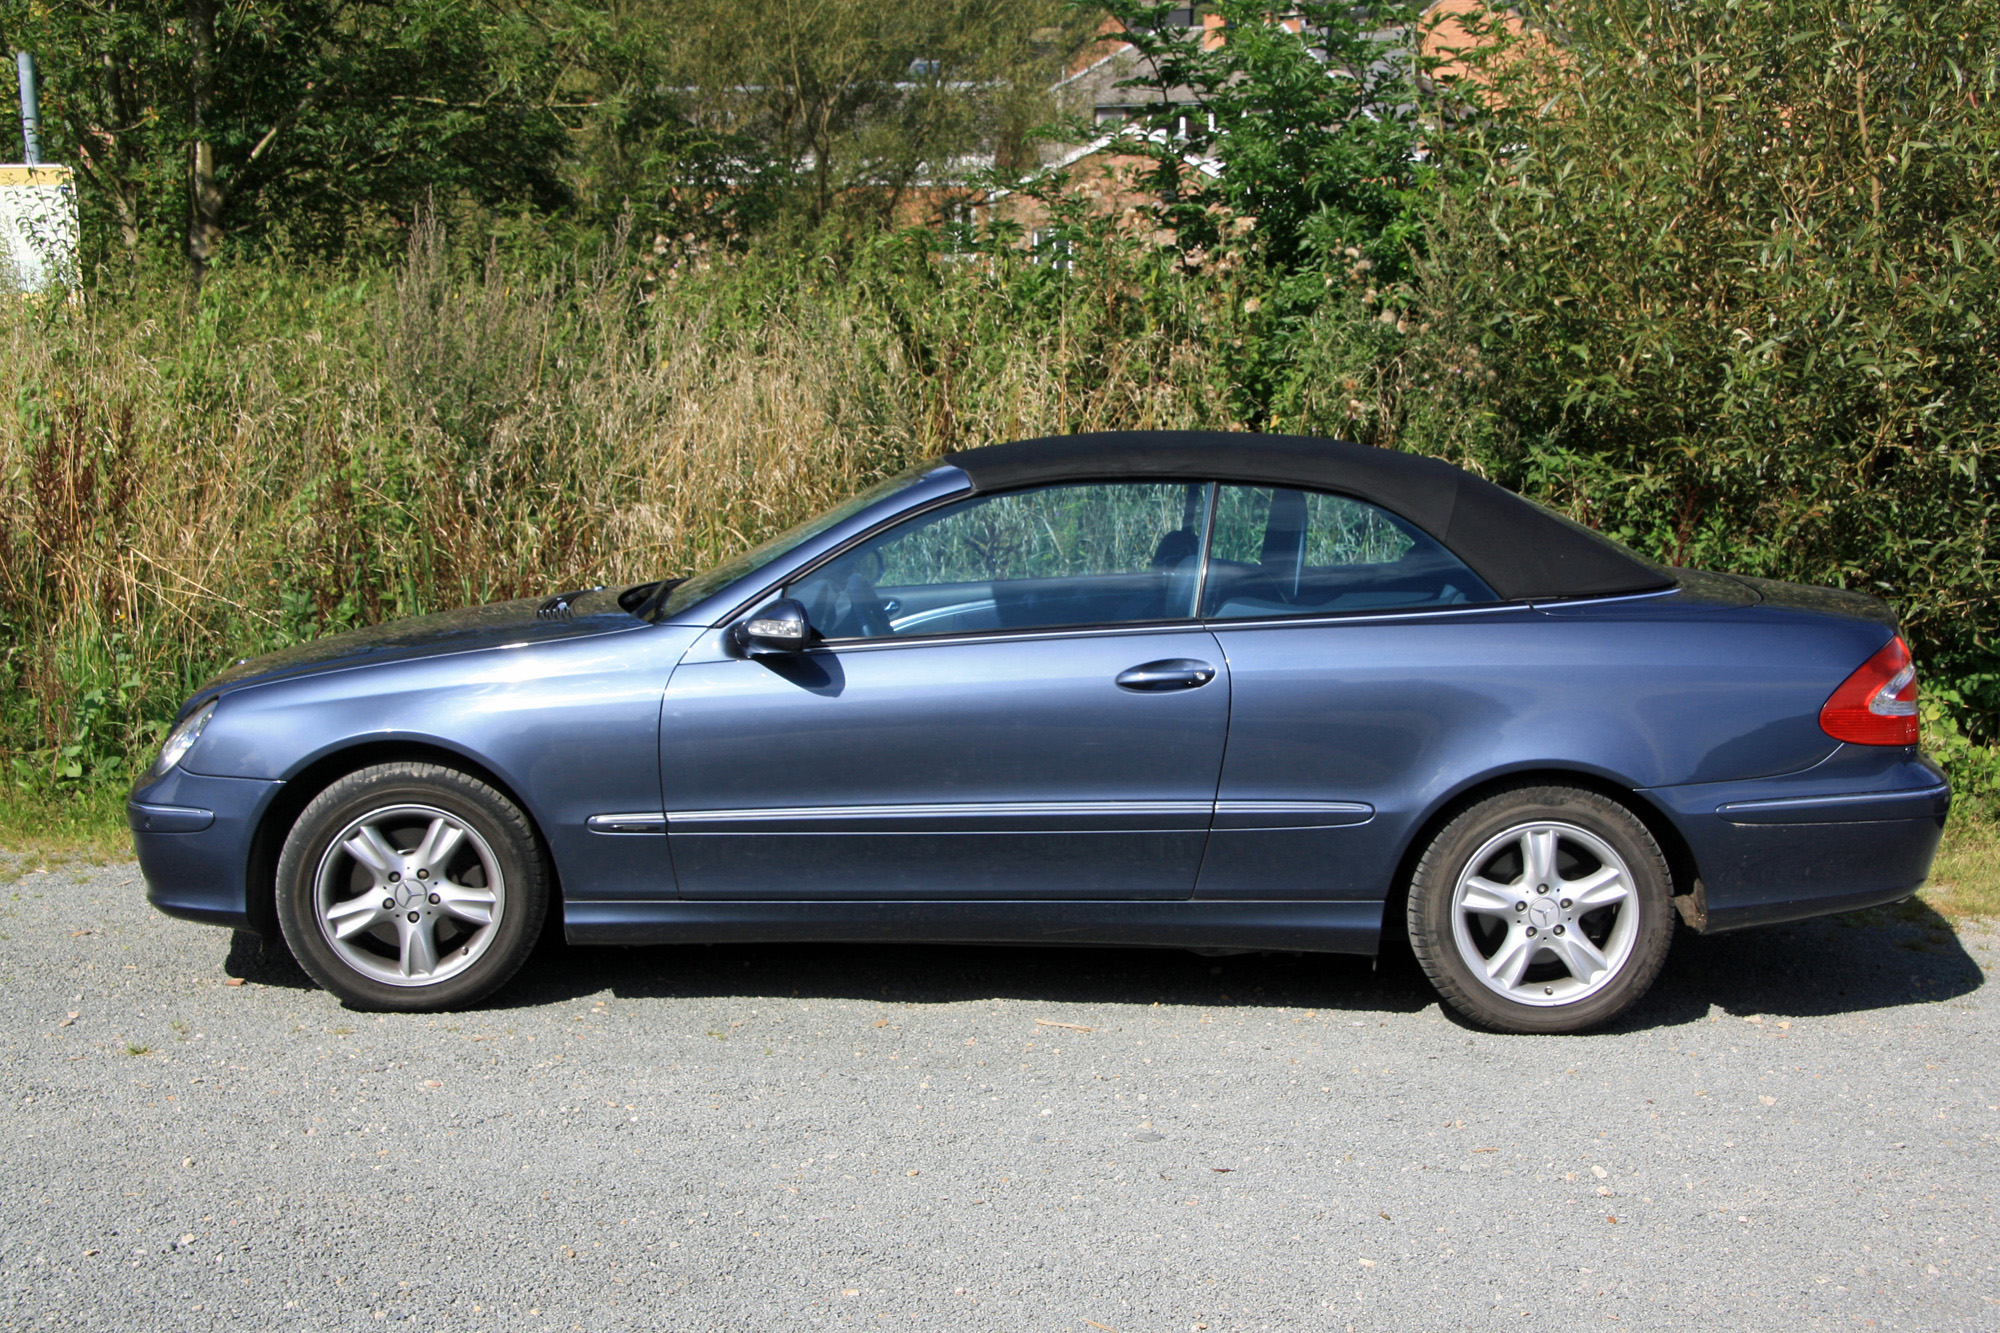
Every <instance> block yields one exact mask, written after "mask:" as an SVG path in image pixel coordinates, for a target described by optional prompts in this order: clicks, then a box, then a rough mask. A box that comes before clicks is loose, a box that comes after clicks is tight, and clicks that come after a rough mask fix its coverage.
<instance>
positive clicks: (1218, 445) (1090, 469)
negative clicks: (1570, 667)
mask: <svg viewBox="0 0 2000 1333" xmlns="http://www.w3.org/2000/svg"><path fill="white" fill-rule="evenodd" d="M943 461H944V462H946V463H949V464H951V465H952V466H953V467H956V468H958V469H960V470H961V471H963V472H964V473H965V474H966V475H967V476H968V477H970V478H971V479H972V485H973V489H974V490H975V491H980V492H985V491H1000V490H1012V489H1014V488H1016V487H1020V486H1033V485H1045V484H1048V483H1052V482H1064V481H1110V480H1118V479H1122V478H1138V477H1152V478H1160V479H1163V480H1164V479H1168V478H1183V477H1184V478H1188V479H1190V480H1207V479H1214V480H1217V481H1236V482H1249V483H1252V484H1255V485H1262V486H1285V487H1300V488H1305V489H1311V490H1322V491H1337V492H1339V493H1340V494H1343V495H1351V496H1353V497H1355V498H1356V499H1358V500H1366V501H1368V502H1369V503H1370V504H1376V505H1380V506H1381V507H1382V508H1384V509H1387V510H1388V511H1389V512H1391V513H1393V514H1397V515H1400V516H1401V517H1403V518H1406V519H1408V520H1409V521H1410V522H1411V523H1414V524H1415V525H1416V526H1417V527H1419V528H1422V529H1423V530H1424V531H1425V532H1427V533H1429V534H1430V535H1431V536H1433V537H1435V538H1437V539H1438V540H1439V541H1440V542H1443V543H1444V545H1445V546H1446V547H1447V548H1449V549H1450V550H1451V551H1452V553H1453V554H1455V555H1457V556H1458V558H1459V559H1461V560H1463V561H1464V562H1465V563H1466V564H1467V565H1469V566H1471V568H1472V572H1473V573H1475V574H1477V575H1479V577H1480V578H1482V579H1485V580H1486V582H1487V584H1488V586H1490V587H1491V588H1492V589H1493V591H1494V592H1496V593H1498V594H1499V595H1500V596H1501V597H1502V598H1504V599H1506V600H1508V601H1531V600H1546V599H1550V598H1558V597H1605V596H1611V595H1614V594H1617V593H1628V592H1649V591H1652V590H1655V589H1659V588H1669V587H1672V586H1673V585H1674V579H1673V576H1672V575H1670V574H1668V573H1666V572H1665V571H1663V570H1661V569H1659V568H1658V567H1656V566H1653V565H1649V564H1647V563H1645V562H1644V561H1641V560H1638V559H1635V558H1634V557H1632V556H1630V555H1627V554H1626V553H1625V552H1624V551H1622V550H1620V549H1619V548H1618V547H1616V546H1614V545H1612V544H1611V543H1610V542H1607V541H1605V540H1604V539H1603V538H1601V537H1598V536H1597V535H1596V534H1594V533H1592V532H1591V531H1590V530H1589V529H1587V528H1583V527H1580V526H1578V525H1576V524H1573V523H1570V522H1569V521H1567V520H1566V519H1562V518H1558V517H1557V516H1556V515H1554V514H1552V513H1550V512H1549V511H1548V510H1545V509H1543V508H1541V507H1540V506H1538V505H1533V504H1530V503H1529V502H1528V501H1526V500H1523V499H1522V498H1521V497H1520V496H1518V495H1515V494H1514V493H1513V492H1512V491H1508V490H1504V489H1502V488H1501V487H1498V486H1495V485H1494V484H1493V483H1492V482H1490V481H1486V480H1483V479H1481V478H1479V477H1475V476H1473V475H1472V474H1471V473H1470V472H1467V471H1465V470H1464V469H1463V468H1457V467H1453V466H1452V465H1451V464H1449V463H1445V462H1442V461H1440V460H1438V459H1435V458H1425V457H1423V456H1422V455H1420V454H1405V453H1398V452H1396V451H1394V450H1391V449H1372V448H1369V447H1367V446H1364V445H1359V444H1349V443H1347V442H1346V441H1344V440H1321V439H1315V438H1313V437H1311V436H1307V435H1247V434H1235V433H1228V432H1220V431H1119V432H1102V433H1099V434H1093V435H1052V436H1048V437H1045V438H1043V439H1039V440H1020V441H1017V442H1016V443H1013V444H996V445H991V446H989V447H987V448H984V449H966V450H962V451H960V452H958V453H952V454H946V455H945V456H944V459H943Z"/></svg>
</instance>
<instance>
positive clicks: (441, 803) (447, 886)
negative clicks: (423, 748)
mask: <svg viewBox="0 0 2000 1333" xmlns="http://www.w3.org/2000/svg"><path fill="white" fill-rule="evenodd" d="M277 878H278V885H277V890H278V901H277V907H278V924H279V926H280V927H281V928H282V929H283V931H284V935H285V942H286V943H287V944H288V945H290V946H291V950H292V955H293V957H295V958H297V959H298V961H299V965H300V966H301V967H303V968H305V970H306V971H307V972H308V973H310V974H311V975H312V977H313V979H314V980H315V981H317V982H319V983H320V985H322V986H324V987H326V988H327V989H328V990H329V991H331V992H333V993H334V994H335V995H337V996H339V997H340V998H341V999H342V1000H343V1001H345V1002H346V1003H347V1004H349V1005H351V1006H353V1007H355V1008H357V1009H393V1010H416V1011H421V1010H435V1009H453V1008H458V1007H461V1006H464V1005H468V1004H471V1003H473V1002H474V1001H476V1000H478V999H480V998H482V997H483V996H485V995H487V994H489V993H490V992H492V991H493V990H494V989H496V988H497V987H499V986H500V985H501V984H502V983H503V982H505V981H506V980H507V979H508V978H509V977H511V976H513V975H514V973H515V972H516V971H518V970H519V969H520V966H521V964H522V963H523V962H525V961H526V960H527V957H528V954H529V952H530V951H531V950H532V949H533V948H534V945H535V940H536V937H537V936H539V935H540V933H541V929H542V918H543V917H544V915H546V913H547V910H548V897H549V890H548V884H549V878H550V876H549V872H548V865H547V861H546V859H545V857H544V856H543V854H542V851H541V847H540V844H539V843H538V842H537V841H536V839H535V834H534V830H533V829H532V828H531V827H530V825H529V823H528V820H527V817H526V816H525V815H523V814H522V813H521V811H520V810H519V809H518V808H517V807H516V806H515V805H514V803H513V802H511V801H509V800H508V799H507V798H506V797H504V796H502V795H501V794H500V793H499V792H497V791H495V790H494V789H493V788H492V787H490V786H488V785H487V784H486V783H484V782H481V781H479V780H478V779H477V778H474V777H472V776H470V775H468V774H465V773H461V772H459V771H458V770H456V769H451V768H444V767H442V766H440V765H437V764H420V763H396V764H377V765H375V766H373V767H370V768H364V769H360V770H359V771H357V772H354V773H350V774H348V775H347V776H346V777H344V778H342V779H340V780H339V781H338V782H336V783H334V784H333V785H332V786H331V787H328V788H327V789H326V790H325V791H323V792H321V793H320V794H319V795H318V796H317V797H315V798H314V799H313V801H312V802H311V804H309V805H307V806H306V808H305V809H304V810H303V811H302V812H301V813H300V815H299V818H298V821H297V822H296V823H295V824H294V825H293V826H292V832H291V836H290V837H289V838H287V839H286V841H285V848H284V852H283V853H282V854H281V855H280V857H279V859H278V877H277Z"/></svg>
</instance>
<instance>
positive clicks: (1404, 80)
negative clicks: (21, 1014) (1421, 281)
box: [1102, 0, 1436, 297]
mask: <svg viewBox="0 0 2000 1333" xmlns="http://www.w3.org/2000/svg"><path fill="white" fill-rule="evenodd" d="M1102 7H1103V9H1104V10H1105V11H1106V12H1108V13H1109V15H1110V16H1111V17H1112V18H1113V19H1114V20H1116V22H1117V23H1118V25H1119V26H1120V27H1121V28H1123V30H1124V31H1123V34H1122V37H1123V40H1125V41H1128V42H1130V43H1131V44H1132V45H1133V46H1135V47H1136V48H1137V49H1138V51H1139V55H1140V59H1141V62H1142V68H1143V71H1144V72H1143V74H1142V75H1140V76H1139V77H1137V78H1134V79H1132V80H1129V81H1127V83H1126V84H1125V85H1123V86H1125V87H1129V88H1134V89H1138V90H1140V91H1142V92H1145V93H1149V94H1151V99H1152V105H1151V107H1150V108H1149V109H1148V110H1147V111H1146V112H1145V113H1144V114H1143V115H1142V116H1141V117H1140V118H1139V120H1138V121H1137V122H1136V126H1135V127H1136V128H1137V129H1139V130H1141V131H1143V132H1144V137H1135V138H1134V139H1133V147H1134V149H1135V151H1137V152H1139V153H1142V154H1143V155H1145V156H1147V157H1150V158H1151V159H1152V161H1153V164H1154V165H1153V170H1152V174H1151V176H1150V179H1149V184H1150V186H1151V187H1152V189H1153V190H1154V191H1155V192H1156V193H1157V194H1158V196H1159V198H1160V199H1161V201H1162V202H1161V203H1160V205H1159V206H1158V216H1159V217H1160V220H1161V221H1162V222H1163V223H1165V224H1166V225H1168V226H1169V227H1171V228H1172V229H1173V232H1174V234H1175V237H1176V242H1177V244H1179V245H1180V246H1181V247H1182V248H1183V249H1184V250H1193V249H1196V248H1201V249H1209V248H1212V247H1214V246H1215V245H1217V244H1218V243H1220V242H1222V241H1224V240H1225V239H1226V236H1227V231H1226V228H1227V227H1228V226H1229V224H1230V222H1232V221H1233V220H1234V219H1236V218H1247V219H1253V220H1254V223H1255V228H1254V233H1253V235H1254V240H1253V241H1252V242H1251V248H1252V249H1253V251H1254V253H1255V254H1256V255H1257V257H1258V258H1259V259H1260V260H1262V261H1263V262H1264V263H1265V264H1266V265H1267V266H1268V267H1269V268H1270V269H1271V270H1272V271H1273V272H1274V273H1275V274H1277V275H1281V276H1283V277H1287V278H1293V277H1296V278H1297V279H1299V280H1300V281H1299V282H1298V283H1297V292H1296V295H1298V296H1301V297H1310V296H1311V293H1312V292H1313V291H1315V290H1324V287H1325V284H1324V281H1323V275H1324V273H1325V272H1327V271H1331V270H1332V269H1334V268H1340V269H1345V268H1347V267H1348V266H1349V263H1350V262H1351V260H1352V258H1353V257H1352V256H1349V255H1348V254H1347V253H1346V252H1347V251H1348V250H1349V249H1350V248H1352V249H1355V250H1358V251H1359V252H1360V254H1361V255H1362V256H1364V257H1366V258H1367V259H1368V260H1369V262H1370V264H1371V265H1373V266H1374V267H1375V268H1376V269H1378V270H1379V271H1380V273H1381V275H1382V276H1383V277H1385V278H1394V277H1397V276H1400V275H1401V274H1403V273H1404V272H1406V271H1407V269H1408V265H1409V259H1410V251H1411V249H1412V247H1413V246H1414V245H1416V244H1417V243H1418V242H1419V241H1420V239H1421V237H1422V234H1423V228H1424V224H1425V222H1426V220H1427V218H1428V216H1429V213H1430V190H1431V185H1432V182H1431V176H1432V173H1431V171H1430V169H1429V168H1428V167H1427V166H1426V164H1425V155H1424V152H1423V148H1424V143H1425V139H1426V136H1427V134H1429V133H1430V132H1431V131H1430V127H1429V126H1430V121H1431V119H1433V118H1434V116H1435V114H1436V112H1435V102H1436V98H1435V95H1434V93H1433V91H1432V90H1431V89H1430V85H1429V84H1428V82H1427V81H1426V80H1425V79H1424V78H1423V77H1422V75H1423V73H1424V69H1425V66H1426V65H1427V63H1428V62H1426V61H1425V60H1424V59H1423V58H1422V56H1421V55H1420V54H1419V51H1418V37H1419V34H1420V28H1419V25H1418V17H1417V16H1418V9H1419V8H1420V6H1418V5H1415V4H1409V3H1395V2H1388V3H1384V2H1383V0H1367V2H1366V3H1361V4H1354V3H1345V2H1341V0H1336V2H1334V3H1326V2H1325V0H1303V3H1297V4H1290V5H1286V6H1284V7H1283V8H1281V9H1277V10H1274V9H1273V8H1272V7H1271V6H1270V5H1269V4H1267V3H1263V0H1219V3H1216V4H1212V5H1203V6H1200V7H1199V9H1198V10H1196V11H1190V10H1188V8H1187V7H1186V6H1183V5H1177V4H1174V3H1171V0H1160V2H1159V3H1148V2H1147V0H1110V3H1108V4H1105V5H1103V6H1102ZM1177 13H1190V14H1192V15H1193V16H1194V18H1195V26H1191V27H1190V26H1184V25H1183V24H1181V23H1178V22H1176V21H1175V17H1176V14H1177ZM1204 16H1205V17H1207V18H1209V19H1211V20H1213V23H1212V24H1211V25H1210V26H1203V25H1202V24H1201V22H1200V20H1201V18H1202V17H1204ZM1200 159H1209V160H1211V161H1212V162H1213V163H1214V165H1215V168H1216V170H1217V172H1218V175H1217V176H1216V179H1215V180H1214V181H1213V182H1207V183H1204V182H1196V181H1192V180H1190V177H1189V173H1190V170H1191V168H1190V167H1189V165H1188V163H1189V162H1190V161H1193V160H1200ZM1216 205H1221V206H1222V207H1221V208H1220V209H1218V208H1217V207H1216Z"/></svg>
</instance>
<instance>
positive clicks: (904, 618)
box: [785, 481, 1211, 639]
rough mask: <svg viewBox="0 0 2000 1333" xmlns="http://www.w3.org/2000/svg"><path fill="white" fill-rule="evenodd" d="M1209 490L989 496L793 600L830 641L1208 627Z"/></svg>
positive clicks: (1113, 485) (914, 524) (892, 538)
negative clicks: (1202, 612) (1202, 620)
mask: <svg viewBox="0 0 2000 1333" xmlns="http://www.w3.org/2000/svg"><path fill="white" fill-rule="evenodd" d="M1210 489H1211V487H1210V485H1209V483H1207V482H1178V481H1176V482H1133V483H1125V482H1106V483H1087V484H1082V485H1066V486H1044V487H1041V488H1039V489H1036V490H1029V491H1013V492H1008V493H1005V494H1001V495H985V496H978V497H975V498H974V499H970V500H962V501H959V502H958V503H956V504H952V505H947V506H946V507H944V508H943V509H938V510H933V511H932V512H930V513H928V514H924V515H922V516H921V517H918V518H914V519H911V520H910V521H909V522H907V523H903V524H900V525H898V526H897V527H894V528H891V529H889V530H888V531H887V532H884V533H882V534H880V535H878V536H876V537H874V538H871V539H869V540H867V541H865V542H863V543H861V544H860V545H858V546H855V547H852V548H850V549H848V550H847V551H844V552H842V553H841V554H840V555H839V556H837V557H835V558H834V559H833V560H830V561H828V562H827V563H826V564H824V565H821V566H820V567H819V568H818V569H816V570H814V571H813V572H812V573H810V574H808V575H806V576H805V577H803V578H801V579H799V580H797V581H796V582H794V583H793V584H792V585H791V586H789V587H788V588H786V589H785V595H786V596H788V597H793V598H796V599H797V600H798V601H799V602H801V603H802V604H803V605H804V606H805V608H806V614H807V617H808V619H809V620H810V621H811V623H812V626H813V628H814V629H815V630H817V631H818V632H819V633H820V634H821V635H822V636H823V637H825V638H829V639H857V638H884V637H894V636H904V635H916V634H963V633H972V632H976V631H982V630H1011V629H1041V628H1050V627H1057V626H1064V625H1113V624H1125V623H1130V622H1133V621H1151V620H1180V619H1188V618H1190V617H1192V616H1193V615H1194V603H1195V594H1196V589H1197V587H1198V586H1199V583H1200V575H1201V534H1202V528H1203V526H1204V524H1205V523H1206V521H1207V517H1208V502H1209V492H1210Z"/></svg>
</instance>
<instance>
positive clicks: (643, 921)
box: [563, 899, 1382, 954]
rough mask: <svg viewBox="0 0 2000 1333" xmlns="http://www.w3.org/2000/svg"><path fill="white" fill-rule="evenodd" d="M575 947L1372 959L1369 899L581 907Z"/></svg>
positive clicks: (1377, 929) (1376, 919)
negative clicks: (1231, 952)
mask: <svg viewBox="0 0 2000 1333" xmlns="http://www.w3.org/2000/svg"><path fill="white" fill-rule="evenodd" d="M563 928H564V934H565V936H566V937H567V938H568V939H569V941H570V943H572V944H725V943H727V944H750V943H777V942H781V941H782V942H810V943H827V944H835V943H838V944H867V943H881V944H889V943H904V944H1027V945H1041V946H1053V945H1065V944H1083V945H1099V946H1111V947H1142V948H1143V947H1149V946H1150V947H1160V948H1170V949H1280V950H1295V951H1299V952H1304V953H1355V954H1373V953H1374V952H1375V949H1376V943H1377V941H1378V940H1379V938H1380V936H1381V933H1382V904H1381V902H1380V901H1374V902H1291V901H1269V902H1259V901H1254V900H1253V901H1242V900H1232V901H1222V902H1193V901H1182V902H1143V901H1140V902H1135V901H1129V900H1127V901H1119V902H1092V901H1076V900H1070V901H1046V900H1033V901H1018V900H1015V901H987V902H908V901H899V902H880V901H874V902H857V901H851V900H849V901H837V902H827V901H815V902H744V901H715V900H703V901H685V900H681V899H671V900H655V901H651V902H631V901H624V902H592V901H587V900H586V901H582V902H578V901H575V900H571V901H569V902H567V903H565V904H564V907H563Z"/></svg>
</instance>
